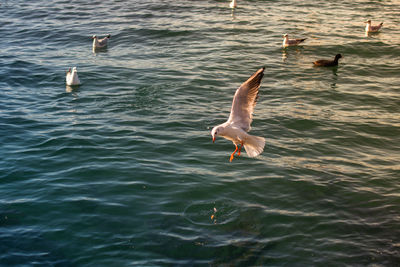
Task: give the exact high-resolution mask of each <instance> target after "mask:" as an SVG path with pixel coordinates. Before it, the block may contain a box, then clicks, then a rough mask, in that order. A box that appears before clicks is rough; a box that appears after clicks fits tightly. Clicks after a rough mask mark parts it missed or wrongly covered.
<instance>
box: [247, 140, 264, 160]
mask: <svg viewBox="0 0 400 267" xmlns="http://www.w3.org/2000/svg"><path fill="white" fill-rule="evenodd" d="M264 146H265V139H264V138H263V137H259V136H254V135H248V136H247V139H246V142H245V143H244V149H246V153H247V155H249V157H251V158H253V157H256V156H258V155H260V154H261V152H263V150H264Z"/></svg>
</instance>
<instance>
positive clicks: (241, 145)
mask: <svg viewBox="0 0 400 267" xmlns="http://www.w3.org/2000/svg"><path fill="white" fill-rule="evenodd" d="M242 147H243V142H241V143H240V148H239V152H238V156H240V151H242Z"/></svg>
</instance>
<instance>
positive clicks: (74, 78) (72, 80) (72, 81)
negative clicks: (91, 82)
mask: <svg viewBox="0 0 400 267" xmlns="http://www.w3.org/2000/svg"><path fill="white" fill-rule="evenodd" d="M65 81H66V83H67V85H80V84H81V81H80V80H79V77H78V71H77V70H76V67H73V68H72V71H71V69H69V70H68V71H67V76H66V77H65Z"/></svg>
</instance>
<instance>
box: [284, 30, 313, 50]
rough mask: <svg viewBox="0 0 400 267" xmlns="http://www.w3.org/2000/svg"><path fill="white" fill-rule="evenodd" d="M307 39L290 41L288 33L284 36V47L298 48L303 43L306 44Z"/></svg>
mask: <svg viewBox="0 0 400 267" xmlns="http://www.w3.org/2000/svg"><path fill="white" fill-rule="evenodd" d="M306 39H307V38H304V39H289V35H288V34H287V33H286V34H284V35H283V43H282V46H283V47H288V46H296V45H298V44H300V43H302V42H304V41H305V40H306Z"/></svg>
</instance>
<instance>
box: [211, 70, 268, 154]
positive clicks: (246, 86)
mask: <svg viewBox="0 0 400 267" xmlns="http://www.w3.org/2000/svg"><path fill="white" fill-rule="evenodd" d="M264 69H265V68H261V69H259V70H258V71H257V72H255V73H254V74H253V75H252V76H251V77H250V78H249V79H248V80H247V81H246V82H244V83H243V84H242V85H241V86H240V87H239V88H238V89H237V90H236V93H235V95H234V97H233V102H232V107H231V113H230V116H229V118H228V120H227V121H226V122H224V123H222V124H220V125H217V126H215V127H214V128H213V129H212V131H211V136H212V140H213V143H214V142H215V139H216V138H217V136H222V137H224V138H225V139H227V140H231V141H232V142H233V144H234V145H235V147H236V149H235V151H233V153H232V154H231V157H230V159H229V161H230V162H232V160H233V157H234V155H235V153H236V152H238V156H240V152H241V150H242V147H243V146H244V148H245V150H246V152H247V155H249V157H256V156H258V155H259V154H260V153H261V152H262V151H263V150H264V146H265V139H264V138H263V137H259V136H254V135H250V134H248V133H247V132H248V131H250V129H251V127H250V124H251V122H252V120H253V118H252V117H253V110H254V106H255V105H256V102H257V98H258V92H259V91H258V89H259V88H260V85H261V80H262V78H263V76H264ZM238 145H240V148H238Z"/></svg>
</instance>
